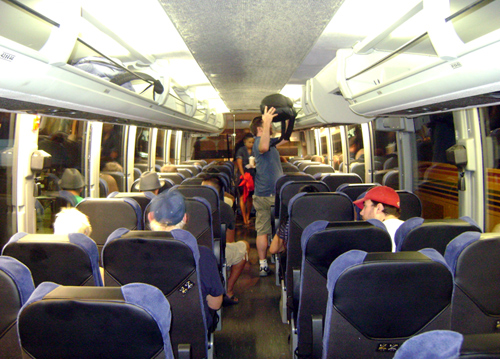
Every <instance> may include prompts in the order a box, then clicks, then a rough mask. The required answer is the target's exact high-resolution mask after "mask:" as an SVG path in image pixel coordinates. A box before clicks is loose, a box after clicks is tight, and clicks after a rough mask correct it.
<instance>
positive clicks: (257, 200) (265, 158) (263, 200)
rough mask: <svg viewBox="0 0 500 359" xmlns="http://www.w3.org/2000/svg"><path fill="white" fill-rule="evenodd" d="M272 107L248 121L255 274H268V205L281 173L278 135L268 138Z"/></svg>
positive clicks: (269, 232) (269, 228)
mask: <svg viewBox="0 0 500 359" xmlns="http://www.w3.org/2000/svg"><path fill="white" fill-rule="evenodd" d="M275 112H276V109H275V108H274V107H271V108H268V107H267V106H266V107H265V109H264V113H263V114H262V117H260V116H259V117H256V118H254V119H253V120H252V123H251V124H250V131H252V133H253V134H254V136H256V137H255V143H254V145H253V153H254V155H255V165H256V174H255V192H254V196H253V203H254V207H255V211H256V220H255V230H256V231H257V239H256V244H257V252H258V254H259V265H260V268H259V275H260V276H261V277H265V276H267V275H268V274H269V265H268V263H267V245H268V239H267V237H268V235H270V234H271V233H272V227H271V206H272V205H274V190H275V188H274V187H275V184H276V180H277V179H278V177H280V176H281V175H282V174H283V169H282V167H281V162H280V154H279V152H278V150H277V149H276V147H275V146H276V144H278V142H279V141H280V139H271V135H272V127H271V124H272V122H273V118H274V117H276V116H277V114H276V113H275Z"/></svg>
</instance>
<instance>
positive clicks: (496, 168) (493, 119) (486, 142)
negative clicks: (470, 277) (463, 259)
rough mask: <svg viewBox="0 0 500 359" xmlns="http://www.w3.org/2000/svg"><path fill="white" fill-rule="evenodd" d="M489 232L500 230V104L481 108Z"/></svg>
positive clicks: (487, 225)
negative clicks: (499, 194)
mask: <svg viewBox="0 0 500 359" xmlns="http://www.w3.org/2000/svg"><path fill="white" fill-rule="evenodd" d="M480 113H481V122H482V128H483V139H482V144H483V157H484V167H485V176H484V177H485V182H486V184H485V191H486V193H485V199H486V203H485V204H486V213H485V218H486V228H485V230H486V231H487V232H492V231H495V232H498V231H500V229H499V227H500V226H499V224H500V201H499V196H498V193H500V106H491V107H487V108H484V109H482V110H481V112H480Z"/></svg>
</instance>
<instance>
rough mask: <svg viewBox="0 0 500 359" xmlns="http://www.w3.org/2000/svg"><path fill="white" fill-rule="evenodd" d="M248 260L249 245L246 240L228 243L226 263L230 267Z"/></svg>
mask: <svg viewBox="0 0 500 359" xmlns="http://www.w3.org/2000/svg"><path fill="white" fill-rule="evenodd" d="M243 259H246V260H248V253H247V245H246V244H245V242H236V243H226V265H227V266H228V267H231V266H234V265H235V264H238V263H240V262H241V261H242V260H243Z"/></svg>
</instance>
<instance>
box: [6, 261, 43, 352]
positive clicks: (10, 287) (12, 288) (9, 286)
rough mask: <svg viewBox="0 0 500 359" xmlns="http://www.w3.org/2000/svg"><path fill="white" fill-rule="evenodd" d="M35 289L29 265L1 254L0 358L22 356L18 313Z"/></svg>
mask: <svg viewBox="0 0 500 359" xmlns="http://www.w3.org/2000/svg"><path fill="white" fill-rule="evenodd" d="M34 289H35V286H34V284H33V279H32V278H31V273H30V270H29V269H28V267H26V266H25V265H24V264H22V263H21V262H19V261H18V260H17V259H15V258H12V257H8V256H0V358H13V359H18V358H19V359H20V358H21V348H20V346H19V339H18V335H17V330H16V322H17V315H18V313H19V310H20V309H21V307H22V306H23V305H24V303H26V301H27V300H28V298H29V297H30V295H31V293H32V292H33V290H34Z"/></svg>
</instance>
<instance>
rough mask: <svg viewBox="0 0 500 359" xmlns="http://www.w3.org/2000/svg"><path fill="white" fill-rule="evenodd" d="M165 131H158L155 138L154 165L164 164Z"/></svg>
mask: <svg viewBox="0 0 500 359" xmlns="http://www.w3.org/2000/svg"><path fill="white" fill-rule="evenodd" d="M166 132H167V131H165V130H158V135H157V137H156V164H158V165H160V166H163V165H164V164H165V158H164V156H165V136H166Z"/></svg>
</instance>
